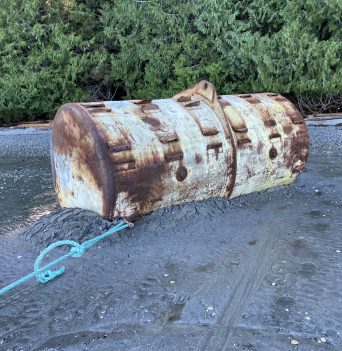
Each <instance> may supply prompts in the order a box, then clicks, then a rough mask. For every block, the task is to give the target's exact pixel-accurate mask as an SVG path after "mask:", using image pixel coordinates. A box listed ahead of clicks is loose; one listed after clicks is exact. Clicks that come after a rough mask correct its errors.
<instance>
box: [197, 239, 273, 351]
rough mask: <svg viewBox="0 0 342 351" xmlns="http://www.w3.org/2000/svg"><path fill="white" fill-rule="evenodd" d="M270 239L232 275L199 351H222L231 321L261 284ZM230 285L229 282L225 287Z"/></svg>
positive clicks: (228, 334)
mask: <svg viewBox="0 0 342 351" xmlns="http://www.w3.org/2000/svg"><path fill="white" fill-rule="evenodd" d="M272 246H273V239H272V238H271V236H270V235H268V236H267V237H266V238H264V239H263V241H261V242H260V244H259V245H258V247H255V251H254V252H253V254H252V256H251V257H248V260H246V262H245V264H243V266H242V267H241V269H239V271H238V272H237V273H236V279H235V280H236V286H235V288H234V289H233V291H232V293H231V294H230V296H229V297H228V300H227V302H226V305H225V306H224V308H223V310H222V313H221V314H220V316H219V317H218V319H217V322H216V325H214V326H213V327H212V328H211V329H210V331H209V332H208V335H207V336H206V338H205V341H204V343H203V344H202V346H201V348H200V350H201V351H216V350H226V348H227V347H228V342H229V336H230V333H231V331H232V329H233V327H234V324H235V322H236V321H237V320H238V319H239V317H240V316H241V314H242V313H243V312H244V310H245V307H246V305H247V303H248V302H249V300H250V299H251V297H252V296H253V295H254V293H255V292H256V291H257V290H258V288H259V286H260V284H261V283H262V281H263V279H264V277H265V275H266V273H267V270H268V267H269V261H270V254H271V250H272ZM228 284H229V285H230V284H231V281H230V282H228V283H227V285H228Z"/></svg>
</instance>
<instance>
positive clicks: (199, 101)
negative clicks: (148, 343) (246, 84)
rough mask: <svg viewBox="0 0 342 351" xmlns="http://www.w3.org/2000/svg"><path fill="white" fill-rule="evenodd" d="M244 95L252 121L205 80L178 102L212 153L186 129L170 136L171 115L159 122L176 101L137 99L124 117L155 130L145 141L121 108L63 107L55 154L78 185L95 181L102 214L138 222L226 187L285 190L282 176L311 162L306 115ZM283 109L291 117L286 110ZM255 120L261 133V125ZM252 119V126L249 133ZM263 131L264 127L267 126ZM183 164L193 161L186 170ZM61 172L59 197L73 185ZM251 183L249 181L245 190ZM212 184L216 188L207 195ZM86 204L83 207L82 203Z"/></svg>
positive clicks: (281, 102) (277, 100)
mask: <svg viewBox="0 0 342 351" xmlns="http://www.w3.org/2000/svg"><path fill="white" fill-rule="evenodd" d="M266 95H268V96H269V97H270V98H272V99H273V103H272V102H271V103H270V104H263V103H261V102H262V101H263V99H264V98H265V96H266ZM238 97H240V98H241V99H244V100H245V101H246V102H247V103H250V104H252V105H250V106H249V110H253V111H255V112H256V113H251V115H250V116H249V115H247V114H248V111H247V112H246V108H244V109H243V108H241V106H239V104H236V103H234V99H230V98H229V97H226V96H222V97H218V96H217V92H216V90H215V87H214V86H213V85H212V84H211V83H209V82H206V81H202V82H200V83H198V84H197V85H195V86H194V87H193V88H191V89H189V90H186V91H184V92H182V93H180V94H178V95H176V96H175V97H174V98H173V99H174V101H175V102H177V103H178V104H179V106H182V108H183V109H184V110H185V111H186V114H184V118H187V119H192V120H193V121H194V122H195V123H196V124H197V126H198V128H192V132H193V134H192V135H193V136H196V138H199V139H196V140H197V142H198V140H200V141H201V142H202V143H203V146H205V148H206V152H205V151H204V152H203V151H199V149H198V150H193V148H194V145H198V144H196V143H191V142H188V141H187V140H190V139H191V138H189V137H188V136H187V135H186V134H187V133H188V130H186V128H185V127H183V130H182V128H180V127H179V126H177V128H176V129H175V130H177V132H176V131H175V130H174V131H173V130H172V128H171V129H170V130H169V125H168V123H170V125H172V123H174V122H170V121H167V119H166V115H165V116H163V118H162V117H160V120H159V119H158V117H157V118H156V117H155V115H157V116H161V115H160V114H162V113H163V112H162V111H163V109H160V108H162V107H163V106H168V105H167V104H169V102H168V103H167V104H165V103H163V100H159V101H160V102H158V105H156V104H154V103H152V101H151V100H139V101H132V102H133V103H134V104H135V108H133V109H132V108H130V109H129V111H126V110H125V113H127V114H128V115H130V117H129V118H131V119H132V121H133V123H134V118H136V120H137V123H140V124H139V128H145V129H146V131H148V133H146V135H143V130H141V133H142V135H141V138H140V135H139V136H137V134H135V133H137V131H138V130H139V132H140V129H138V128H135V127H134V125H132V126H131V125H129V124H128V122H125V121H127V119H125V120H124V119H120V118H122V113H120V111H119V110H120V108H121V106H119V105H118V106H117V107H115V103H113V104H108V103H106V102H100V103H84V104H69V105H66V106H64V107H62V109H60V110H59V111H58V113H57V116H56V118H55V126H54V129H53V135H52V143H53V153H54V154H55V156H56V157H57V156H58V155H63V156H65V159H64V160H63V161H61V162H63V163H61V164H62V165H64V166H62V168H63V167H64V168H65V167H68V162H69V161H70V160H71V161H70V162H73V163H72V165H71V167H72V173H71V175H70V178H71V177H74V178H75V179H74V180H72V179H71V182H72V181H74V182H75V183H77V181H78V182H81V183H82V184H85V185H87V184H86V183H87V182H88V183H89V187H90V188H91V189H98V192H99V193H100V194H101V196H102V201H103V204H104V208H103V209H99V210H98V211H99V213H100V214H101V215H103V216H105V217H107V218H110V219H111V218H112V216H113V212H114V210H115V211H117V212H116V213H118V214H119V215H120V216H123V217H128V219H130V220H135V219H137V218H139V217H141V215H143V214H146V213H149V212H151V211H152V210H153V209H155V208H158V207H163V206H166V205H169V204H170V203H169V202H168V201H170V199H171V198H172V199H174V201H176V203H181V202H184V201H188V200H196V198H200V197H202V196H203V194H204V196H205V197H210V196H218V195H222V186H223V188H225V189H226V191H225V194H226V195H227V196H231V195H232V193H233V190H234V189H235V187H237V188H238V190H237V193H233V196H236V194H242V193H247V192H250V191H253V187H254V189H256V190H260V189H264V188H265V187H267V186H274V185H275V184H276V182H279V184H280V182H281V180H279V179H281V174H282V172H283V174H284V177H288V170H291V171H292V172H293V173H298V172H301V171H302V170H303V169H304V166H305V162H306V160H307V157H308V147H309V140H308V134H307V129H306V126H305V124H304V123H303V119H302V116H301V114H300V112H299V111H298V110H296V109H295V108H294V107H293V105H292V104H291V103H290V102H288V101H287V100H286V99H285V98H283V97H281V96H279V95H278V94H272V93H268V94H253V95H252V94H243V95H238ZM228 100H229V102H227V101H228ZM240 101H241V100H240ZM268 102H270V100H269V99H268ZM109 106H110V107H111V108H109ZM159 106H160V108H159ZM164 108H165V107H164ZM208 108H210V109H211V110H212V112H210V113H211V115H210V116H209V115H208V116H206V115H205V113H206V111H207V109H208ZM280 108H281V109H283V111H284V113H282V112H281V113H280V112H279V110H280ZM118 112H119V113H118ZM213 113H214V114H215V119H217V120H218V122H215V123H221V125H222V128H223V131H224V134H223V133H222V132H221V126H220V127H218V126H216V127H215V125H211V124H210V122H208V121H210V118H214V117H213ZM125 117H126V116H125ZM209 117H210V118H209ZM248 118H250V119H248ZM251 120H253V121H254V122H255V124H256V125H257V126H258V127H254V126H253V124H251V122H250V121H251ZM103 121H105V122H103ZM111 121H112V122H111ZM140 121H143V122H144V123H145V125H143V124H142V123H141V122H140ZM161 121H163V122H161ZM245 121H246V122H247V121H248V123H247V125H248V128H247V126H246V123H245ZM187 123H190V122H187ZM191 123H193V122H191ZM184 125H187V126H188V125H189V124H186V123H185V124H184ZM107 126H108V128H107ZM262 126H264V128H260V127H262ZM279 127H280V128H279ZM151 130H152V131H153V133H152V134H151V132H150V131H151ZM183 136H184V137H183ZM185 136H187V137H185ZM134 137H135V138H136V140H135V139H134ZM251 140H253V142H252V141H251ZM223 142H224V145H225V146H224V147H223ZM272 143H274V145H276V146H277V148H276V147H275V146H272ZM140 147H141V150H140ZM200 149H201V150H202V148H200ZM142 150H144V151H142ZM211 150H213V151H211ZM206 154H207V157H210V158H214V157H215V159H216V161H217V162H214V163H211V164H209V163H207V162H203V157H204V158H205V157H206ZM214 155H215V156H214ZM53 157H54V156H53ZM183 158H184V159H186V160H187V162H189V164H187V165H186V166H185V165H184V162H185V160H183ZM265 158H269V159H271V160H274V159H276V158H277V162H270V161H268V164H267V165H266V164H265V167H264V168H263V165H260V164H259V163H258V162H259V161H258V160H265ZM237 159H239V163H237ZM213 161H214V160H213V159H211V160H210V162H213ZM263 162H265V161H263ZM195 165H198V166H195ZM192 167H196V172H198V175H197V174H196V179H194V180H191V181H189V180H188V179H190V177H188V176H189V174H191V171H192ZM209 167H210V169H209ZM265 169H267V170H265ZM58 172H59V170H58V169H54V170H53V173H54V174H55V175H54V180H55V189H56V192H57V196H60V194H61V193H62V191H63V189H61V187H63V186H66V187H68V185H65V184H66V183H64V184H63V183H62V182H61V181H62V180H63V176H62V175H61V174H59V173H58ZM201 172H202V173H201ZM208 172H210V174H213V175H214V174H220V176H222V179H220V181H221V182H222V185H218V186H217V188H216V189H215V188H214V187H213V184H211V183H210V182H217V181H218V179H217V178H216V179H215V176H212V177H210V176H209V177H208ZM215 172H216V173H215ZM256 174H258V175H259V174H261V175H263V177H264V178H263V179H264V180H263V182H264V183H261V181H260V178H261V177H259V176H258V177H254V175H256ZM279 175H280V177H279ZM237 177H238V182H237V183H236V184H235V182H236V178H237ZM294 178H295V177H293V179H294ZM185 179H187V180H188V181H185ZM223 179H224V180H223ZM244 181H245V182H246V183H248V186H246V187H245V188H243V182H244ZM182 182H183V183H182ZM181 183H182V184H181ZM206 184H207V185H210V186H208V187H207V188H208V189H207V190H205V189H206V186H205V185H206ZM241 184H242V185H241ZM215 185H216V183H215ZM82 186H83V185H82ZM67 190H69V193H68V194H67V196H69V197H77V196H78V192H76V191H74V189H72V188H70V189H67ZM201 191H202V193H201ZM198 193H200V194H198ZM170 194H172V196H170ZM197 194H198V195H197ZM202 198H203V197H202ZM79 201H82V197H80V200H79ZM72 203H75V202H72ZM117 206H119V207H117ZM79 207H82V204H80V206H79Z"/></svg>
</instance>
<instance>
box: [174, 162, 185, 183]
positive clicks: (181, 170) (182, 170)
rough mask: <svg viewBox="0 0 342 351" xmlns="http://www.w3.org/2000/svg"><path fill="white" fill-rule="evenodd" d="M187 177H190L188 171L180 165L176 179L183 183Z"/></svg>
mask: <svg viewBox="0 0 342 351" xmlns="http://www.w3.org/2000/svg"><path fill="white" fill-rule="evenodd" d="M187 176H188V170H187V169H186V168H185V167H184V166H183V165H182V164H180V165H179V167H178V169H177V172H176V179H177V180H178V181H179V182H182V181H183V180H185V178H186V177H187Z"/></svg>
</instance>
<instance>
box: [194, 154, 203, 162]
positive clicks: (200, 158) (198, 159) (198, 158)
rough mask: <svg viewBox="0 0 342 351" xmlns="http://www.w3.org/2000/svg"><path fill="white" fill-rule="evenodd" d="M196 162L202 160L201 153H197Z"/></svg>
mask: <svg viewBox="0 0 342 351" xmlns="http://www.w3.org/2000/svg"><path fill="white" fill-rule="evenodd" d="M195 162H196V164H200V163H201V162H202V157H201V155H200V154H196V156H195Z"/></svg>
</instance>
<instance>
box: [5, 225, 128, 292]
mask: <svg viewBox="0 0 342 351" xmlns="http://www.w3.org/2000/svg"><path fill="white" fill-rule="evenodd" d="M131 226H132V224H130V223H126V222H125V221H120V222H119V223H118V224H117V225H116V226H115V227H113V228H111V229H109V230H108V231H107V232H105V233H103V234H101V235H98V236H96V237H95V238H93V239H90V240H87V241H85V242H83V243H82V244H79V243H77V242H76V241H72V240H61V241H57V242H55V243H53V244H51V245H49V246H48V247H47V248H45V249H44V250H43V251H42V252H41V253H40V255H39V256H38V257H37V259H36V262H35V263H34V269H33V272H32V273H30V274H28V275H26V276H24V277H22V278H20V279H18V280H16V281H15V282H13V283H11V284H9V285H7V286H5V287H4V288H2V289H0V295H3V294H5V293H6V292H8V291H10V290H12V289H14V288H16V287H17V286H19V285H21V284H24V283H25V282H27V281H28V280H30V279H31V278H36V279H37V281H38V282H39V283H43V284H45V283H47V282H49V281H50V280H52V279H54V278H56V277H58V276H60V275H62V274H63V273H64V271H65V267H60V268H59V269H57V270H54V271H53V270H50V268H51V267H52V266H54V265H56V264H58V263H60V262H62V261H64V260H65V259H67V258H69V257H81V256H82V255H83V254H84V253H85V252H86V250H88V249H89V248H91V247H92V246H94V245H95V244H96V243H97V242H99V241H100V240H102V239H104V238H106V237H107V236H109V235H112V234H114V233H117V232H118V231H120V230H122V229H125V228H127V227H131ZM64 245H68V246H71V249H70V251H69V252H68V253H66V254H65V255H63V256H61V257H59V258H56V259H55V260H53V261H51V262H49V263H48V264H46V265H45V266H43V267H40V265H41V263H42V261H43V259H44V257H45V256H46V255H47V254H48V253H49V252H50V251H52V250H53V249H55V248H56V247H59V246H64Z"/></svg>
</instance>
